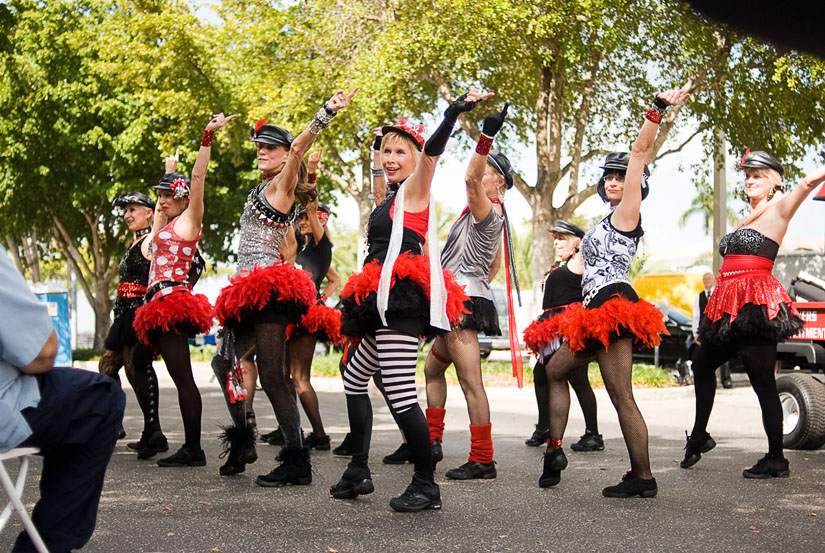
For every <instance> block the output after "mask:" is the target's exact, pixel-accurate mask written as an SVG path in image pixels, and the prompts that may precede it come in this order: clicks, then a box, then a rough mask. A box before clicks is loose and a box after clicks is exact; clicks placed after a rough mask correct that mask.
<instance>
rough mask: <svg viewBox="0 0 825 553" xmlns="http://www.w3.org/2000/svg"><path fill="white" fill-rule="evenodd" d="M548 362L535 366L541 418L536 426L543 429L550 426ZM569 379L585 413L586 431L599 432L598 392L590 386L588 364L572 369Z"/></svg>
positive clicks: (534, 371) (537, 397)
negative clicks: (594, 391) (595, 392)
mask: <svg viewBox="0 0 825 553" xmlns="http://www.w3.org/2000/svg"><path fill="white" fill-rule="evenodd" d="M547 363H549V360H548V361H547V362H546V363H542V362H541V361H537V362H536V366H535V367H533V386H534V387H535V392H536V404H537V405H538V408H539V420H538V424H536V427H537V428H539V429H542V430H545V429H548V428H550V383H549V381H548V380H547ZM567 381H568V382H569V383H570V386H572V387H573V391H574V392H576V398H577V399H578V400H579V406H580V407H581V410H582V414H583V415H584V427H585V430H586V431H589V432H592V433H594V434H598V433H599V419H598V416H597V412H598V409H597V406H596V394H594V393H593V388H592V387H591V386H590V379H589V378H588V377H587V364H583V365H581V366H579V367H577V368H575V369H573V370H572V372H571V373H570V374H568V375H567Z"/></svg>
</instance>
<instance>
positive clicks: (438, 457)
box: [430, 440, 444, 470]
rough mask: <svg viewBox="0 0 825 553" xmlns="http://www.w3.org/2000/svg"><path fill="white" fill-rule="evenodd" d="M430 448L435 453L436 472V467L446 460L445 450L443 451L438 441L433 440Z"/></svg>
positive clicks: (434, 464)
mask: <svg viewBox="0 0 825 553" xmlns="http://www.w3.org/2000/svg"><path fill="white" fill-rule="evenodd" d="M430 447H431V448H432V452H433V470H435V466H436V465H437V464H438V463H440V462H441V461H442V460H443V459H444V450H443V449H441V442H440V441H438V440H433V442H432V444H431V446H430Z"/></svg>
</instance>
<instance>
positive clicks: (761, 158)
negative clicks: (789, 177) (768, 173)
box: [737, 149, 785, 177]
mask: <svg viewBox="0 0 825 553" xmlns="http://www.w3.org/2000/svg"><path fill="white" fill-rule="evenodd" d="M745 167H750V168H752V169H773V170H774V171H776V172H777V173H779V176H780V177H783V176H785V168H784V167H782V164H781V163H779V162H778V161H776V158H774V157H773V156H772V155H771V154H769V153H768V152H763V151H762V150H756V151H755V152H751V151H750V149H749V150H748V151H746V152H745V155H744V156H742V163H740V164H739V167H737V169H739V170H740V171H742V170H744V169H745Z"/></svg>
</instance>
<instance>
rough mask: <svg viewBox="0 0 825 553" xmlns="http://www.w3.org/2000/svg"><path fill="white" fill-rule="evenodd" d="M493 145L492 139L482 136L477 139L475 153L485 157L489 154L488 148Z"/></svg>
mask: <svg viewBox="0 0 825 553" xmlns="http://www.w3.org/2000/svg"><path fill="white" fill-rule="evenodd" d="M492 145H493V137H491V136H487V135H486V134H482V135H481V136H479V137H478V145H477V146H476V153H477V154H478V155H480V156H486V155H487V154H489V153H490V147H491V146H492Z"/></svg>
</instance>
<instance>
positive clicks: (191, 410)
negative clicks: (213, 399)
mask: <svg viewBox="0 0 825 553" xmlns="http://www.w3.org/2000/svg"><path fill="white" fill-rule="evenodd" d="M155 346H157V348H158V351H160V354H161V356H163V361H164V363H166V368H167V370H168V371H169V376H171V377H172V381H173V382H174V383H175V387H177V389H178V403H179V404H180V414H181V417H182V418H183V430H184V434H185V436H186V440H185V441H186V447H188V448H189V450H190V451H193V452H197V451H200V450H201V413H202V411H203V404H202V403H201V394H200V392H199V391H198V387H197V385H196V384H195V378H194V377H193V376H192V363H191V362H190V360H189V340H188V339H187V337H186V336H185V335H183V334H177V333H166V334H161V335H160V336H159V337H158V338H157V340H155Z"/></svg>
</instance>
